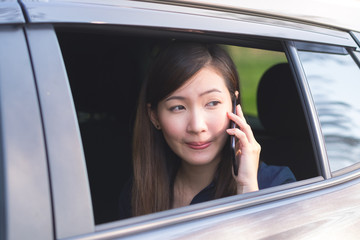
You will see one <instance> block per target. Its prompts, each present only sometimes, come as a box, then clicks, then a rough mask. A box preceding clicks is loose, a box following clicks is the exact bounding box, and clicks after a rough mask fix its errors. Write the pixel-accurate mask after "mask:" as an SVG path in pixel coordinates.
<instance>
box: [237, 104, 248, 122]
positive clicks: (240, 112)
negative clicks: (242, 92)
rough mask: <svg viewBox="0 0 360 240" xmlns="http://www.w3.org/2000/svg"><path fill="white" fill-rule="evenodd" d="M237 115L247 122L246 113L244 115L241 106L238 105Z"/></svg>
mask: <svg viewBox="0 0 360 240" xmlns="http://www.w3.org/2000/svg"><path fill="white" fill-rule="evenodd" d="M236 115H238V116H239V117H240V118H241V119H243V120H244V121H245V122H246V119H245V116H244V113H243V111H242V109H241V106H240V104H238V105H237V106H236Z"/></svg>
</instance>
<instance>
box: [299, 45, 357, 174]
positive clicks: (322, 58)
mask: <svg viewBox="0 0 360 240" xmlns="http://www.w3.org/2000/svg"><path fill="white" fill-rule="evenodd" d="M299 56H300V59H301V61H302V64H303V67H304V70H305V74H306V77H307V80H308V82H309V85H310V89H311V92H312V96H313V99H314V102H315V106H316V109H317V112H318V115H319V119H320V124H321V129H322V133H323V135H324V138H325V144H326V149H327V155H328V158H329V162H330V168H331V170H332V171H336V170H339V169H341V168H344V167H347V166H350V165H352V164H354V163H356V162H358V161H359V155H360V122H359V119H360V95H359V89H360V81H359V79H360V69H359V67H358V66H357V65H356V63H355V62H354V61H353V59H352V58H351V56H350V55H336V54H328V53H315V52H302V51H300V52H299Z"/></svg>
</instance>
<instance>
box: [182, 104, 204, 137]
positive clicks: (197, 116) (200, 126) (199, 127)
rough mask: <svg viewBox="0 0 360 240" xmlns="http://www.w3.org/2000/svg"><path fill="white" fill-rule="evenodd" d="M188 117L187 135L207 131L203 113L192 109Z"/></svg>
mask: <svg viewBox="0 0 360 240" xmlns="http://www.w3.org/2000/svg"><path fill="white" fill-rule="evenodd" d="M188 117H189V119H188V125H187V131H188V132H189V133H193V134H197V133H201V132H205V131H206V130H207V123H206V114H205V113H204V112H203V111H201V110H199V109H194V110H193V111H191V112H190V114H189V116H188Z"/></svg>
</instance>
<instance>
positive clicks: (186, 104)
mask: <svg viewBox="0 0 360 240" xmlns="http://www.w3.org/2000/svg"><path fill="white" fill-rule="evenodd" d="M238 94H239V81H238V75H237V71H236V68H235V66H234V63H233V62H232V60H231V58H230V57H229V56H228V55H227V53H226V52H225V51H224V50H223V49H221V48H220V47H219V46H217V45H212V44H199V43H178V42H174V43H172V44H170V46H168V47H167V48H165V49H164V50H163V51H161V52H160V53H159V55H158V57H157V59H156V60H155V62H154V64H153V66H152V68H151V71H150V74H149V76H148V80H147V82H146V83H145V84H144V86H143V89H142V91H141V95H140V99H139V106H138V110H137V118H136V122H135V129H134V141H133V168H134V176H133V179H132V182H131V183H129V184H128V185H127V187H125V190H123V193H122V198H121V210H120V211H121V213H120V214H121V218H125V217H130V216H139V215H143V214H148V213H153V212H158V211H162V210H166V209H171V208H176V207H181V206H186V205H189V204H194V203H199V202H203V201H207V200H211V199H216V198H221V197H226V196H231V195H235V194H242V193H246V192H252V191H257V190H258V189H259V184H260V185H264V184H263V183H262V182H261V181H263V180H262V179H264V180H265V179H266V183H265V185H266V184H267V185H268V186H272V184H273V183H276V184H283V183H286V182H292V181H295V178H294V176H293V174H292V173H291V171H290V170H289V169H288V168H284V167H275V166H271V167H270V166H266V165H265V164H264V163H261V164H260V169H259V155H260V145H259V144H258V143H257V142H256V140H255V138H254V135H253V133H252V130H251V128H250V126H249V125H248V124H247V123H246V120H245V118H244V115H243V113H242V110H241V108H240V105H237V106H236V114H234V113H232V109H233V106H232V105H233V102H234V100H235V99H236V98H238ZM230 121H233V122H234V123H235V124H236V125H237V128H230ZM229 136H234V137H235V138H236V161H237V162H238V163H239V164H238V174H237V175H235V174H234V173H233V172H234V171H233V169H232V161H231V151H230V147H229V146H230V141H229V139H230V137H229ZM258 173H261V174H262V176H259V177H258ZM129 199H131V203H130V201H129Z"/></svg>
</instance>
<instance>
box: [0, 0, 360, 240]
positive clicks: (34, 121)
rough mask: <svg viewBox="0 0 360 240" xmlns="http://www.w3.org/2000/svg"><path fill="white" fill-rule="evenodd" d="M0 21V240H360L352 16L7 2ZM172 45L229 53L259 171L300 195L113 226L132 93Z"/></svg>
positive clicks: (248, 198) (101, 2) (213, 4)
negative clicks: (279, 176)
mask: <svg viewBox="0 0 360 240" xmlns="http://www.w3.org/2000/svg"><path fill="white" fill-rule="evenodd" d="M309 4H310V5H309ZM309 6H312V7H309ZM0 9H1V11H0V133H1V135H0V136H1V140H0V149H1V150H0V152H1V157H0V176H1V178H0V179H1V180H0V239H38V240H40V239H118V238H124V239H135V238H136V239H138V238H140V239H184V238H193V239H205V238H209V239H232V238H236V239H238V238H241V239H339V238H343V239H357V238H358V236H359V235H360V230H359V228H358V225H359V224H360V124H359V122H360V101H359V100H360V98H359V94H358V91H359V89H360V81H359V80H360V68H359V67H360V25H359V23H360V21H359V20H360V17H359V14H358V13H359V10H360V3H359V2H358V1H355V0H347V1H341V2H339V3H334V2H326V3H325V2H323V1H305V2H303V1H301V2H296V3H289V2H287V1H286V2H285V1H269V2H264V1H239V2H237V1H230V0H227V1H218V0H216V1H203V0H176V1H155V0H154V1H130V0H76V1H75V0H18V1H15V0H3V1H1V2H0ZM176 40H186V41H194V42H206V43H216V44H220V45H222V46H223V47H224V48H225V49H226V50H227V51H228V52H229V54H230V55H231V56H232V58H233V59H234V62H235V64H236V66H237V68H238V71H239V75H240V79H241V84H242V85H241V94H242V99H241V100H242V106H243V109H244V112H245V115H246V118H247V120H248V122H249V124H250V125H251V127H252V129H253V131H254V134H255V137H256V139H257V140H258V141H259V143H260V144H261V146H262V151H261V160H262V161H264V162H266V163H269V164H272V165H282V166H288V167H289V168H290V169H291V170H292V171H293V173H294V174H295V176H296V178H297V181H296V182H294V183H289V184H284V185H280V186H276V187H271V188H267V189H263V190H260V191H257V192H251V193H246V194H242V195H236V196H231V197H226V198H221V199H216V200H212V201H208V202H204V203H199V204H195V205H191V206H187V207H182V208H177V209H171V210H167V211H162V212H158V213H153V214H148V215H144V216H139V217H133V218H129V219H125V220H118V216H117V212H118V205H119V196H120V191H121V188H122V186H123V185H124V184H125V182H126V181H127V179H128V178H129V177H130V175H131V139H132V128H133V122H134V118H135V111H136V103H137V97H138V95H139V90H140V87H141V84H142V82H143V80H144V78H146V70H147V67H148V66H149V64H150V63H151V60H152V59H153V56H154V53H156V51H157V49H158V46H159V44H161V43H164V42H169V41H176Z"/></svg>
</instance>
